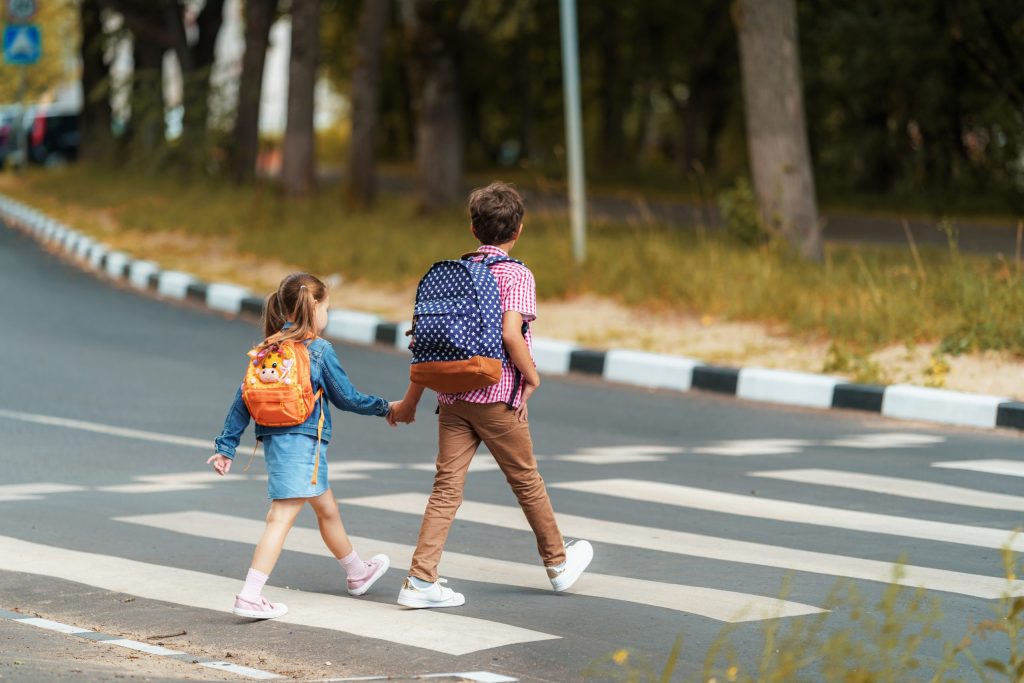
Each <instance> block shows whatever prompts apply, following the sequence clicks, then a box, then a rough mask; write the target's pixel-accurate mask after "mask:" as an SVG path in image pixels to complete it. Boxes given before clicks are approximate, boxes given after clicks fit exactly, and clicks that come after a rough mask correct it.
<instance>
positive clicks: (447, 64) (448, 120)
mask: <svg viewBox="0 0 1024 683" xmlns="http://www.w3.org/2000/svg"><path fill="white" fill-rule="evenodd" d="M466 5H467V0H412V7H411V11H410V12H408V16H407V30H408V45H409V55H410V67H411V69H410V70H411V72H412V78H413V82H414V83H415V88H416V91H415V95H414V108H415V112H416V175H417V190H418V195H419V205H420V209H421V210H422V211H427V212H429V211H433V210H436V209H438V208H440V207H442V206H445V205H448V204H451V203H452V202H454V201H456V200H457V199H458V198H459V193H460V191H461V183H462V161H463V160H462V155H463V139H462V116H461V102H460V90H459V70H458V52H457V46H458V38H459V34H458V30H459V29H458V25H459V18H460V16H461V15H462V13H463V11H464V10H465V8H466Z"/></svg>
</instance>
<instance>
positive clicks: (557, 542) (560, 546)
mask: <svg viewBox="0 0 1024 683" xmlns="http://www.w3.org/2000/svg"><path fill="white" fill-rule="evenodd" d="M471 410H472V414H471V415H470V416H469V418H470V421H471V423H472V425H473V427H474V428H475V429H476V431H477V433H478V434H479V435H480V437H481V438H482V439H483V442H484V443H485V444H487V448H488V449H489V450H490V451H491V455H493V456H494V460H495V461H496V462H497V463H498V467H500V468H501V471H502V472H504V473H505V479H506V480H508V483H509V485H510V486H511V487H512V491H513V492H514V493H515V494H516V499H517V500H518V501H519V507H521V508H522V509H523V513H524V514H525V515H526V521H527V522H529V524H530V528H531V529H533V534H534V536H536V537H537V551H538V552H539V553H540V556H541V559H542V560H543V561H544V565H545V566H547V567H552V566H555V565H558V564H561V563H562V562H564V561H565V543H564V541H563V539H562V532H561V531H559V529H558V522H556V521H555V513H554V510H552V508H551V499H550V498H548V491H547V487H545V486H544V479H543V478H542V477H541V476H540V472H538V471H537V460H536V459H535V458H534V457H533V439H532V437H531V436H530V425H529V423H528V422H520V421H519V419H518V418H517V417H516V414H515V411H513V410H509V408H508V406H507V405H505V404H504V403H487V404H479V405H475V406H473V407H472V408H471Z"/></svg>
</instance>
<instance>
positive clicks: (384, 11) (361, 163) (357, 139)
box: [345, 0, 391, 206]
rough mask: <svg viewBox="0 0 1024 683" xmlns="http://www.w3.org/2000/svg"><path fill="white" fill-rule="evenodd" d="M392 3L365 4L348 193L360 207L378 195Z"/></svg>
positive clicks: (381, 0)
mask: <svg viewBox="0 0 1024 683" xmlns="http://www.w3.org/2000/svg"><path fill="white" fill-rule="evenodd" d="M390 6H391V2H390V0H363V9H362V14H361V15H360V17H359V27H358V33H357V38H356V46H355V68H354V69H353V72H352V135H351V140H350V144H349V156H348V170H347V173H346V174H345V192H346V194H347V195H348V197H349V199H350V200H352V201H353V202H355V203H356V204H359V205H363V206H369V205H370V204H372V203H373V199H374V195H375V194H376V189H377V187H376V170H375V165H374V142H375V139H376V136H377V123H378V120H379V118H380V81H381V57H382V54H381V52H382V49H383V46H384V31H385V29H386V28H387V24H388V13H389V11H390Z"/></svg>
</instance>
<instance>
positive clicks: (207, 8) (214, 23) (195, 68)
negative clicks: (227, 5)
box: [181, 0, 224, 140]
mask: <svg viewBox="0 0 1024 683" xmlns="http://www.w3.org/2000/svg"><path fill="white" fill-rule="evenodd" d="M223 23H224V0H206V4H205V5H204V6H203V10H202V11H201V12H200V13H199V16H198V17H197V18H196V27H197V28H198V30H199V36H198V40H197V41H196V43H195V45H192V46H191V47H190V48H189V52H190V55H189V60H188V61H189V64H188V70H187V71H186V63H185V62H184V61H182V69H181V71H182V87H183V91H182V92H183V99H184V103H185V117H184V120H183V121H182V126H183V128H184V135H185V138H186V139H192V140H194V139H196V138H197V137H201V136H202V135H203V134H204V133H205V132H206V123H207V119H208V117H209V112H210V76H211V75H212V71H213V62H214V58H215V57H216V48H217V36H218V35H219V34H220V27H221V25H222V24H223Z"/></svg>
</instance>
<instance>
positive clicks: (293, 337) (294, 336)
mask: <svg viewBox="0 0 1024 683" xmlns="http://www.w3.org/2000/svg"><path fill="white" fill-rule="evenodd" d="M326 296H327V285H325V284H324V283H323V282H321V281H320V279H319V278H317V277H314V276H313V275H310V274H309V273H292V274H291V275H289V276H288V277H286V278H285V279H284V280H282V281H281V285H280V286H279V287H278V288H277V291H276V292H274V293H273V294H271V295H270V296H268V297H267V303H266V306H264V309H263V336H264V337H265V339H264V341H263V343H262V344H260V348H264V347H267V346H270V345H271V344H277V343H280V342H283V341H301V340H305V339H312V338H314V337H316V336H317V335H318V334H319V333H320V330H318V329H317V325H316V305H317V304H318V303H319V302H321V301H323V300H324V298H325V297H326ZM286 323H291V325H289V326H288V328H287V329H285V324H286Z"/></svg>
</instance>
